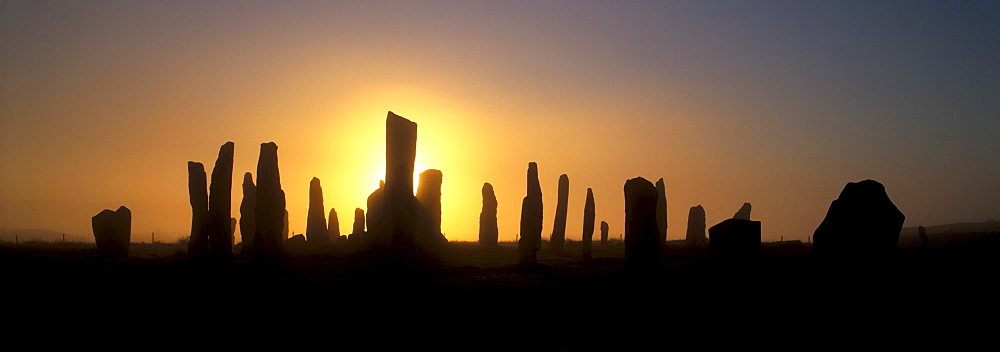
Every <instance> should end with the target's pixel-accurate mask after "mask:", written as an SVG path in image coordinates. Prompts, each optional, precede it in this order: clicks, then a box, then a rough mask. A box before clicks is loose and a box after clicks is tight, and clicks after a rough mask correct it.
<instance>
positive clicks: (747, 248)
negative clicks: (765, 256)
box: [708, 203, 761, 261]
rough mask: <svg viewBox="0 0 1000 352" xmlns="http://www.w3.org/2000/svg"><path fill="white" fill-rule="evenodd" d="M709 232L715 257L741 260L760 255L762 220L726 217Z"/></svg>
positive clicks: (726, 259)
mask: <svg viewBox="0 0 1000 352" xmlns="http://www.w3.org/2000/svg"><path fill="white" fill-rule="evenodd" d="M747 204H749V203H747ZM708 233H709V246H710V247H711V252H712V258H714V259H720V260H723V261H730V260H736V261H741V260H751V259H754V258H756V257H758V256H760V239H761V236H760V221H751V220H745V219H736V218H733V219H726V220H723V221H722V222H720V223H718V224H716V225H715V226H712V228H710V229H708Z"/></svg>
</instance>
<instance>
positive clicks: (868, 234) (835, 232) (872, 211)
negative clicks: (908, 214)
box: [813, 180, 905, 257]
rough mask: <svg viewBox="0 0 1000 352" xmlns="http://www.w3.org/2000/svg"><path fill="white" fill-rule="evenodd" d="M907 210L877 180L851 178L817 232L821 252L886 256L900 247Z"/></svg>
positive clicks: (815, 244) (814, 238)
mask: <svg viewBox="0 0 1000 352" xmlns="http://www.w3.org/2000/svg"><path fill="white" fill-rule="evenodd" d="M904 219H905V217H904V216H903V213H902V212H900V211H899V209H898V208H896V205H895V204H892V201H891V200H890V199H889V196H888V195H887V194H886V192H885V186H883V185H882V184H881V183H878V182H877V181H874V180H864V181H861V182H851V183H848V184H847V186H845V187H844V190H843V191H841V192H840V197H838V198H837V200H834V201H833V203H832V204H830V210H829V211H827V213H826V218H824V219H823V222H822V223H820V225H819V228H817V229H816V232H815V233H813V242H814V249H815V251H816V253H817V254H819V255H834V256H853V255H861V256H876V257H877V256H884V255H887V254H890V253H892V252H893V251H895V249H896V243H897V242H898V241H899V231H900V230H902V228H903V220H904Z"/></svg>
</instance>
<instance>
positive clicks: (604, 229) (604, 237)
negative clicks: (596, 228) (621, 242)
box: [601, 221, 611, 246]
mask: <svg viewBox="0 0 1000 352" xmlns="http://www.w3.org/2000/svg"><path fill="white" fill-rule="evenodd" d="M610 229H611V227H609V226H608V222H607V221H601V245H604V246H607V245H608V231H609V230H610Z"/></svg>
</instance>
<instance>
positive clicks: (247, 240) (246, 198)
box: [240, 172, 257, 256]
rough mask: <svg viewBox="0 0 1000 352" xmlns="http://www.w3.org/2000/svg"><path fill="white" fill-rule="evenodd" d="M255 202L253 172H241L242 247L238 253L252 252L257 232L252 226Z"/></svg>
mask: <svg viewBox="0 0 1000 352" xmlns="http://www.w3.org/2000/svg"><path fill="white" fill-rule="evenodd" d="M256 203H257V186H255V185H254V184H253V174H251V173H249V172H247V173H245V174H243V202H241V203H240V237H241V238H242V239H243V249H241V250H240V255H244V256H247V255H250V254H251V253H253V238H254V236H255V235H256V233H257V227H256V226H254V217H256V215H255V211H254V208H255V206H254V204H256Z"/></svg>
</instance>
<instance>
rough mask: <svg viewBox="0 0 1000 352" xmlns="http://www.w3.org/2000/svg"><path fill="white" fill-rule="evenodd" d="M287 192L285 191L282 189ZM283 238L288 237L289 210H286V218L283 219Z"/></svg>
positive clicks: (283, 192) (282, 192)
mask: <svg viewBox="0 0 1000 352" xmlns="http://www.w3.org/2000/svg"><path fill="white" fill-rule="evenodd" d="M281 194H285V191H281ZM281 238H284V239H286V240H287V239H288V210H285V218H284V219H283V220H282V221H281Z"/></svg>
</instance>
